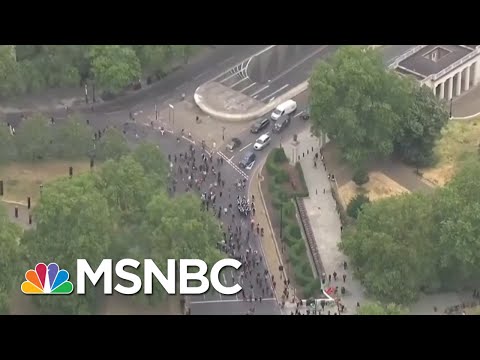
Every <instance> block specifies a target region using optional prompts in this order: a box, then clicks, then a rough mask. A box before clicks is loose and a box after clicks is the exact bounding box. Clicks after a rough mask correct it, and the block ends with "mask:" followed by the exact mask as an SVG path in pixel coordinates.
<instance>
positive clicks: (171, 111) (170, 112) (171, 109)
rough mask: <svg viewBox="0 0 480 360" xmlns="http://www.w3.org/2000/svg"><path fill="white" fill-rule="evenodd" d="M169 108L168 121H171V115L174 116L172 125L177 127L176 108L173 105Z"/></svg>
mask: <svg viewBox="0 0 480 360" xmlns="http://www.w3.org/2000/svg"><path fill="white" fill-rule="evenodd" d="M168 107H169V108H170V110H169V112H168V119H169V121H170V114H172V116H171V119H172V120H171V121H172V125H173V126H175V106H173V105H172V104H168Z"/></svg>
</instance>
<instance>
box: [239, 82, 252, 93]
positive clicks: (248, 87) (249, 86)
mask: <svg viewBox="0 0 480 360" xmlns="http://www.w3.org/2000/svg"><path fill="white" fill-rule="evenodd" d="M255 84H256V82H254V83H253V84H250V85H248V86H247V87H246V88H243V89H242V90H238V92H244V91H245V90H248V89H250V88H251V87H252V86H253V85H255Z"/></svg>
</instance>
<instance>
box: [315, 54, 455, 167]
mask: <svg viewBox="0 0 480 360" xmlns="http://www.w3.org/2000/svg"><path fill="white" fill-rule="evenodd" d="M309 83H310V107H311V110H310V111H311V118H312V120H313V123H312V125H313V127H312V130H313V132H314V133H315V134H316V135H319V134H320V132H324V133H327V134H328V136H329V137H330V138H331V139H333V140H334V141H335V143H336V144H337V145H338V146H339V148H340V149H341V151H342V154H343V157H344V158H345V160H347V161H348V162H349V163H350V164H351V165H353V166H355V167H357V168H361V167H363V166H364V165H365V163H366V162H367V161H368V160H369V159H371V158H385V157H388V156H390V155H392V154H393V153H394V151H396V152H398V154H399V155H400V156H401V157H402V158H403V159H405V160H407V161H409V162H411V163H414V164H419V165H428V164H430V163H431V162H432V161H433V157H432V148H433V145H434V142H435V140H436V139H437V138H438V137H439V135H440V130H441V128H442V127H443V126H444V125H445V123H446V121H447V119H448V114H447V113H446V111H445V109H444V108H443V107H442V106H441V105H440V104H439V103H438V102H437V100H436V99H435V96H434V95H433V93H432V91H431V90H428V89H421V88H419V85H417V83H416V82H415V81H414V80H412V79H410V78H408V77H401V76H399V75H397V74H396V73H394V72H392V71H390V70H387V69H386V68H385V65H384V63H383V59H382V56H381V54H380V53H379V52H378V51H377V50H372V49H362V48H360V47H344V48H341V49H340V50H338V51H337V52H336V53H335V54H334V55H333V56H332V57H331V58H330V59H329V61H327V62H320V63H319V64H318V65H317V66H316V67H315V69H314V72H313V75H312V77H311V79H310V82H309Z"/></svg>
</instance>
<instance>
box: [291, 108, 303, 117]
mask: <svg viewBox="0 0 480 360" xmlns="http://www.w3.org/2000/svg"><path fill="white" fill-rule="evenodd" d="M304 112H305V111H304V110H302V111H300V112H299V113H298V114H296V115H295V116H294V117H293V118H296V117H299V116H300V115H302V114H303V113H304Z"/></svg>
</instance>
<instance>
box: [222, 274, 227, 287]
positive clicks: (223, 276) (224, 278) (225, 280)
mask: <svg viewBox="0 0 480 360" xmlns="http://www.w3.org/2000/svg"><path fill="white" fill-rule="evenodd" d="M222 278H223V282H224V283H225V286H227V285H228V283H227V277H226V276H225V273H223V274H222Z"/></svg>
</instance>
